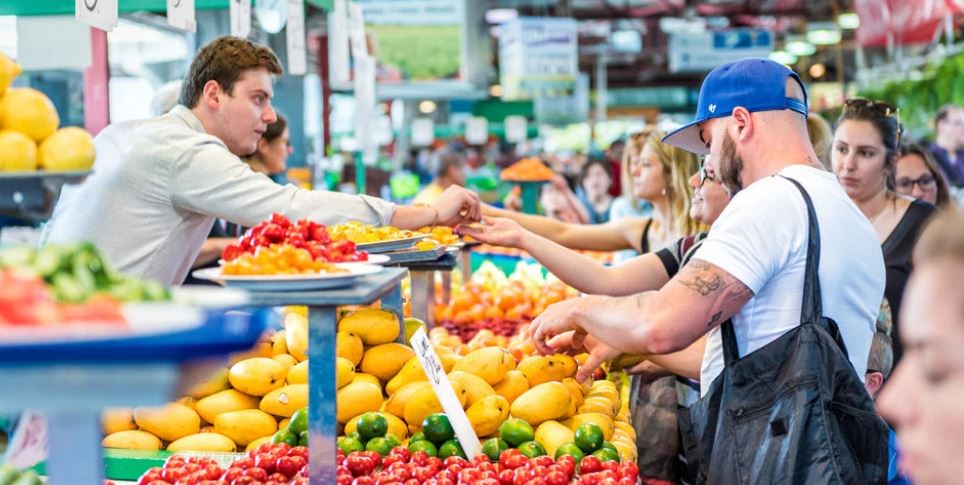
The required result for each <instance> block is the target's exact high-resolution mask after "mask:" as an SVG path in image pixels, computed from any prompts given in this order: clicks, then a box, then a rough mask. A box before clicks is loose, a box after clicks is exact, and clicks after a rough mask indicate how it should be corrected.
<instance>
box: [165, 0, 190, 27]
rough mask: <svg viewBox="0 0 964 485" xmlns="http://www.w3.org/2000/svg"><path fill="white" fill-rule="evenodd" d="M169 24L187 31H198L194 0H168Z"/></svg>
mask: <svg viewBox="0 0 964 485" xmlns="http://www.w3.org/2000/svg"><path fill="white" fill-rule="evenodd" d="M167 24H168V25H170V26H171V27H174V28H176V29H181V30H183V31H186V32H194V31H196V30H197V22H195V21H194V0H167Z"/></svg>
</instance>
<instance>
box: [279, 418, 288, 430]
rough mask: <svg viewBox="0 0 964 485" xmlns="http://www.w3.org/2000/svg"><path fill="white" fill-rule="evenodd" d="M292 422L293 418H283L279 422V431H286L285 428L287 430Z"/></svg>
mask: <svg viewBox="0 0 964 485" xmlns="http://www.w3.org/2000/svg"><path fill="white" fill-rule="evenodd" d="M290 422H291V418H281V420H280V421H278V429H285V428H287V427H288V423H290Z"/></svg>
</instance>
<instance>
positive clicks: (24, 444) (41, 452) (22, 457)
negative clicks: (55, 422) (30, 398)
mask: <svg viewBox="0 0 964 485" xmlns="http://www.w3.org/2000/svg"><path fill="white" fill-rule="evenodd" d="M4 458H5V461H6V463H9V464H11V465H13V466H15V467H17V468H20V469H27V468H31V467H33V466H34V465H36V464H37V463H40V462H42V461H44V460H46V459H47V421H46V420H45V419H44V417H43V416H42V415H40V414H36V413H33V412H25V413H23V414H21V415H20V420H19V421H17V427H16V429H14V431H13V438H12V439H11V441H10V446H9V447H7V452H6V454H5V456H4Z"/></svg>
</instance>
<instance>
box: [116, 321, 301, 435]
mask: <svg viewBox="0 0 964 485" xmlns="http://www.w3.org/2000/svg"><path fill="white" fill-rule="evenodd" d="M292 315H294V316H292ZM284 324H285V325H284V329H283V330H281V331H279V332H277V333H274V334H273V335H270V336H266V337H265V338H264V339H262V341H260V342H258V344H257V345H256V346H255V347H254V348H253V349H252V350H250V351H248V352H245V353H242V354H237V355H234V356H232V357H231V359H230V366H229V367H224V368H221V369H219V370H217V372H215V373H214V375H212V376H211V378H210V379H208V380H207V381H206V382H203V383H201V384H200V385H198V386H195V387H194V388H193V389H191V390H189V391H188V395H187V396H184V397H183V398H181V399H178V400H177V401H176V402H172V403H169V404H167V405H164V406H160V407H138V408H134V409H129V408H115V409H108V410H106V411H105V412H104V414H103V416H102V424H103V431H104V434H105V437H104V440H103V446H104V447H105V448H122V449H136V450H160V449H166V450H169V451H211V452H234V451H242V450H244V451H248V450H252V449H255V448H257V447H258V446H259V445H261V444H262V443H266V442H269V441H270V440H271V438H272V436H273V435H274V434H275V433H276V432H277V431H278V430H279V429H285V428H287V427H288V423H289V421H290V418H291V417H292V415H293V414H295V412H296V411H298V410H299V409H302V408H305V407H306V406H307V405H308V360H307V350H308V320H307V318H305V317H304V316H303V315H298V314H291V315H289V316H288V318H285V320H284Z"/></svg>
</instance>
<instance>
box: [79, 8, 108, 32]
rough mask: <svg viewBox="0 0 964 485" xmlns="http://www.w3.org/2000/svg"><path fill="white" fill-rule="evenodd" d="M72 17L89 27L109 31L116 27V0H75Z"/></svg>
mask: <svg viewBox="0 0 964 485" xmlns="http://www.w3.org/2000/svg"><path fill="white" fill-rule="evenodd" d="M74 18H76V19H77V20H78V21H80V22H83V23H85V24H87V25H90V26H91V27H95V28H98V29H100V30H103V31H106V32H110V31H111V30H114V27H117V0H76V1H75V2H74Z"/></svg>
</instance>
